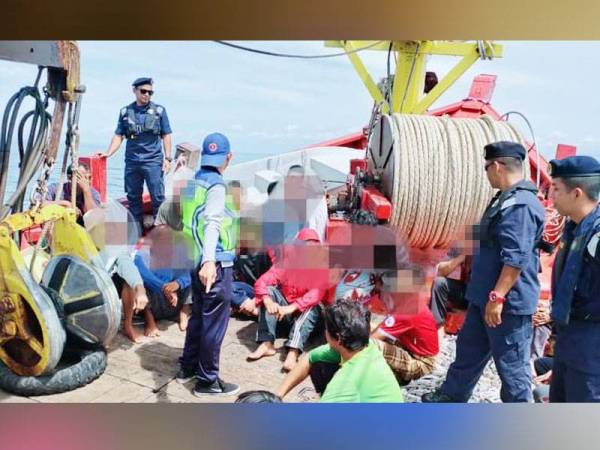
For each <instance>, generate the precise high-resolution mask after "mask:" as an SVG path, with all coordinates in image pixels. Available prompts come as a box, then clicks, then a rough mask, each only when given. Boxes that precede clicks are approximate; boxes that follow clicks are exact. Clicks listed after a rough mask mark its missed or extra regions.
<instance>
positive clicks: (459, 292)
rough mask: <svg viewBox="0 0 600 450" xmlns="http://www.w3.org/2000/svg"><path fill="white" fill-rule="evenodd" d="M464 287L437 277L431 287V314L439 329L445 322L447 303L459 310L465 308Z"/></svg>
mask: <svg viewBox="0 0 600 450" xmlns="http://www.w3.org/2000/svg"><path fill="white" fill-rule="evenodd" d="M465 289H466V285H465V283H463V282H462V281H458V280H452V279H450V278H446V277H437V278H436V279H435V280H434V281H433V285H432V286H431V305H430V309H431V313H432V314H433V318H434V319H435V324H436V325H437V326H438V327H441V326H442V325H444V323H445V322H446V313H447V312H448V301H449V300H452V303H453V304H455V305H456V306H458V307H461V308H465V309H466V308H467V306H468V303H467V301H466V300H465Z"/></svg>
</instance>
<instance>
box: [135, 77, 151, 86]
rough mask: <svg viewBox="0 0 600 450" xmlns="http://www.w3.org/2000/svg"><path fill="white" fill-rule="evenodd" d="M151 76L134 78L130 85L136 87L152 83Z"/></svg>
mask: <svg viewBox="0 0 600 450" xmlns="http://www.w3.org/2000/svg"><path fill="white" fill-rule="evenodd" d="M152 83H153V81H152V78H150V77H141V78H138V79H136V80H135V81H134V82H133V83H132V86H133V87H138V86H143V85H144V84H152Z"/></svg>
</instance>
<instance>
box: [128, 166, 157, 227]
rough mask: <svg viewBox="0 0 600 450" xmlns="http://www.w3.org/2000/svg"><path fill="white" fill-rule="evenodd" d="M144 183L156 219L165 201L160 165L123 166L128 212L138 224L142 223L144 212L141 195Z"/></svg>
mask: <svg viewBox="0 0 600 450" xmlns="http://www.w3.org/2000/svg"><path fill="white" fill-rule="evenodd" d="M144 181H145V182H146V186H148V192H149V193H150V198H151V199H152V215H153V216H154V217H156V214H157V213H158V208H159V207H160V205H161V204H162V202H163V201H164V200H165V185H164V182H163V171H162V165H161V164H156V163H152V164H133V163H126V164H125V192H126V193H127V201H128V202H129V211H131V214H132V215H133V217H134V218H135V220H137V221H138V222H139V223H142V221H143V216H144V211H143V205H142V194H143V193H144Z"/></svg>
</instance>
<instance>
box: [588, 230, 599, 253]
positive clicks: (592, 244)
mask: <svg viewBox="0 0 600 450" xmlns="http://www.w3.org/2000/svg"><path fill="white" fill-rule="evenodd" d="M598 242H600V233H596V234H594V235H593V236H592V238H591V239H590V241H589V242H588V245H587V251H588V253H589V254H590V256H591V257H592V258H595V257H596V252H597V251H598Z"/></svg>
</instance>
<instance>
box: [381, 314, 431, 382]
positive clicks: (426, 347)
mask: <svg viewBox="0 0 600 450" xmlns="http://www.w3.org/2000/svg"><path fill="white" fill-rule="evenodd" d="M372 336H373V338H375V339H377V344H378V346H379V348H380V350H381V351H382V352H383V357H384V358H385V361H386V362H387V363H388V365H389V366H390V368H391V369H392V371H393V372H394V375H395V376H396V379H397V380H398V383H400V384H401V385H405V384H408V383H409V382H410V381H412V380H416V379H418V378H421V377H423V376H425V375H428V374H430V373H431V372H433V368H434V365H435V357H436V355H437V354H438V352H439V344H438V335H437V329H436V323H435V320H434V318H433V315H432V314H431V311H429V309H427V308H423V309H422V310H421V311H420V312H418V313H416V314H392V315H389V316H388V317H387V318H386V320H385V321H384V322H383V323H382V324H381V325H380V326H379V327H378V328H377V329H376V330H375V331H374V332H373V335H372Z"/></svg>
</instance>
